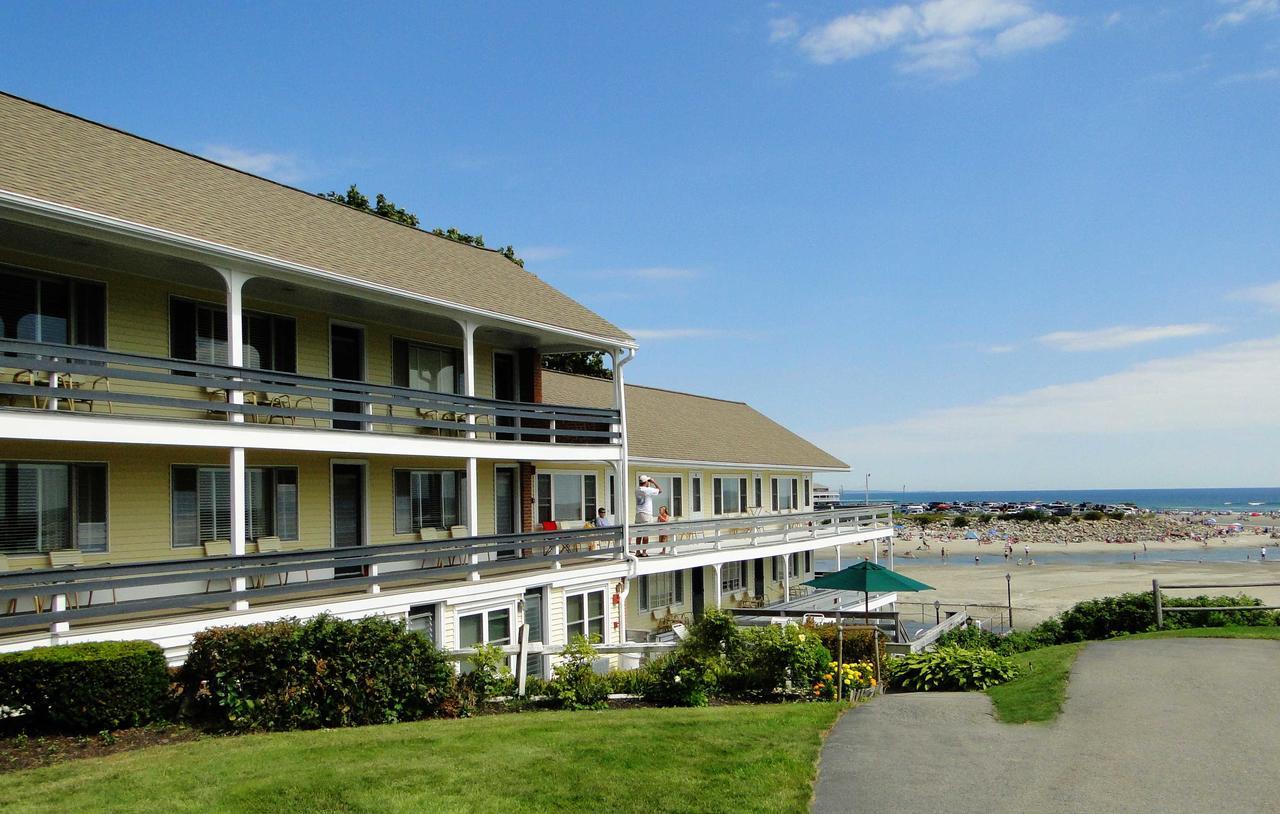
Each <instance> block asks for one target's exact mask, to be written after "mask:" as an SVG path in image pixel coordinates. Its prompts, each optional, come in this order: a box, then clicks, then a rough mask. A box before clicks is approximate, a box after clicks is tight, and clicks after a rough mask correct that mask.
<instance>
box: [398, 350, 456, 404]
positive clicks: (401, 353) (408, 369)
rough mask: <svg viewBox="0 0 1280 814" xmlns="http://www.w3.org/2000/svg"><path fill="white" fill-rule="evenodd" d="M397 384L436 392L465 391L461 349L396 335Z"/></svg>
mask: <svg viewBox="0 0 1280 814" xmlns="http://www.w3.org/2000/svg"><path fill="white" fill-rule="evenodd" d="M391 357H392V358H391V366H392V375H393V376H394V381H393V383H394V384H397V385H399V386H400V387H412V388H413V389H414V390H430V391H431V392H433V393H461V392H462V364H461V360H460V359H459V358H458V357H459V354H458V351H457V350H455V349H454V348H445V347H440V346H438V345H427V344H424V343H421V342H410V341H408V340H405V339H396V340H394V341H393V342H392V343H391Z"/></svg>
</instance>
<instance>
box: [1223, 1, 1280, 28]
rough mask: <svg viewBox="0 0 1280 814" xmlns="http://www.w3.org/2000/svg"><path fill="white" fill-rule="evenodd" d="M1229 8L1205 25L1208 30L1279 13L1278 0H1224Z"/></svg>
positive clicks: (1279, 4)
mask: <svg viewBox="0 0 1280 814" xmlns="http://www.w3.org/2000/svg"><path fill="white" fill-rule="evenodd" d="M1224 4H1225V5H1227V6H1229V8H1228V9H1227V10H1226V11H1224V12H1223V13H1222V14H1221V15H1219V16H1218V17H1217V18H1216V19H1214V20H1213V22H1211V23H1209V25H1208V26H1207V27H1208V28H1209V29H1210V30H1215V29H1219V28H1223V27H1225V26H1235V25H1241V24H1242V23H1247V22H1249V21H1250V20H1253V19H1266V18H1268V17H1275V16H1277V15H1280V0H1224Z"/></svg>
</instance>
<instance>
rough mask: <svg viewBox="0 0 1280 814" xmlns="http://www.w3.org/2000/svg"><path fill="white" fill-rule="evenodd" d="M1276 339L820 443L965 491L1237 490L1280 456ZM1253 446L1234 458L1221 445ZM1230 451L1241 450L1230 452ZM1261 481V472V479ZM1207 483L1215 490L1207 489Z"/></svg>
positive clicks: (872, 466) (851, 457)
mask: <svg viewBox="0 0 1280 814" xmlns="http://www.w3.org/2000/svg"><path fill="white" fill-rule="evenodd" d="M1277 403H1280V336H1277V337H1271V338H1268V339H1260V340H1251V341H1247V342H1237V343H1232V344H1227V345H1222V346H1219V347H1216V348H1212V349H1210V350H1206V351H1201V352H1198V353H1194V354H1189V355H1184V356H1178V357H1170V358H1165V359H1159V360H1155V361H1151V362H1145V363H1142V364H1139V365H1135V366H1133V367H1131V368H1129V369H1127V370H1123V371H1121V372H1118V373H1114V374H1110V375H1106V376H1101V377H1098V378H1095V379H1091V380H1087V381H1080V382H1072V383H1067V384H1059V385H1053V386H1050V387H1042V388H1037V389H1034V390H1028V391H1025V392H1021V393H1014V394H1011V395H1007V396H1001V397H998V398H994V399H990V400H987V401H983V402H980V403H976V404H971V405H965V406H958V407H950V408H943V409H936V410H927V411H924V412H920V413H917V414H916V415H914V416H911V417H909V418H905V419H902V420H899V421H893V422H889V423H885V424H877V425H869V426H862V427H855V428H850V429H847V430H843V431H839V432H836V433H832V434H829V435H827V436H826V437H825V438H821V439H819V440H820V443H821V444H822V445H823V446H825V447H826V448H828V449H830V450H831V451H832V452H833V453H835V454H837V455H840V456H841V457H842V458H843V459H844V460H847V461H856V462H858V463H859V466H860V467H862V466H865V468H866V471H877V467H878V468H879V469H878V471H882V472H894V473H895V475H898V474H900V475H901V477H904V478H909V479H915V480H917V481H918V480H920V479H924V478H932V479H933V480H934V482H935V484H936V483H937V482H938V481H940V480H951V481H952V482H963V483H964V484H965V486H966V488H979V487H978V486H977V483H978V482H980V481H986V483H984V484H983V485H984V486H986V487H987V488H1014V487H1018V488H1022V487H1025V488H1041V487H1042V486H1059V487H1061V486H1066V485H1068V482H1075V483H1077V484H1080V485H1083V486H1102V485H1106V484H1107V483H1112V484H1115V483H1118V482H1127V483H1130V484H1136V485H1150V484H1152V483H1153V482H1157V481H1163V482H1165V483H1166V484H1167V485H1184V486H1185V485H1195V484H1197V483H1199V484H1203V485H1212V483H1213V482H1214V481H1216V483H1217V485H1235V484H1241V483H1248V482H1252V480H1251V479H1256V478H1259V477H1262V478H1263V479H1265V478H1266V477H1272V479H1274V477H1273V476H1274V469H1273V468H1272V470H1271V475H1270V476H1268V475H1266V474H1265V473H1266V470H1267V468H1268V467H1273V463H1272V462H1273V461H1274V460H1275V456H1276V455H1277V454H1280V410H1276V409H1275V405H1276V404H1277ZM1236 436H1239V437H1242V438H1243V437H1248V438H1249V441H1250V446H1249V447H1248V448H1247V449H1248V452H1247V453H1243V454H1237V452H1236V451H1233V450H1228V449H1227V448H1225V447H1223V446H1222V443H1223V439H1224V438H1229V437H1236ZM1232 446H1233V448H1234V450H1239V449H1241V448H1242V447H1241V446H1240V445H1239V444H1234V445H1232ZM1259 473H1262V474H1259ZM1206 480H1209V482H1208V483H1206Z"/></svg>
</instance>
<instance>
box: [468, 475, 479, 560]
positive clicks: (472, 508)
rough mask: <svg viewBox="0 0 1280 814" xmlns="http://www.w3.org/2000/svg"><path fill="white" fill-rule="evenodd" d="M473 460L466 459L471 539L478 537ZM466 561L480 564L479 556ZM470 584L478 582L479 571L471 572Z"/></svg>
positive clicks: (476, 479) (477, 485)
mask: <svg viewBox="0 0 1280 814" xmlns="http://www.w3.org/2000/svg"><path fill="white" fill-rule="evenodd" d="M478 472H479V467H478V466H476V459H475V458H468V459H467V532H468V533H469V534H470V535H471V536H472V537H479V536H480V505H479V504H480V497H479V495H480V486H479V483H478V480H479V478H478V476H477V473H478ZM467 561H468V562H470V563H471V565H473V566H475V565H477V564H478V563H479V562H480V555H479V554H471V555H470V556H469V557H468V558H467ZM468 576H469V578H470V579H471V581H472V582H479V581H480V571H479V570H478V569H477V570H472V571H471V573H470V574H469V575H468Z"/></svg>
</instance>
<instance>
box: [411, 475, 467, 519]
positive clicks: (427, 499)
mask: <svg viewBox="0 0 1280 814" xmlns="http://www.w3.org/2000/svg"><path fill="white" fill-rule="evenodd" d="M394 477H395V529H396V534H417V533H418V529H447V528H450V527H451V526H460V525H463V524H464V523H466V522H467V489H466V483H467V481H466V472H463V471H461V470H452V469H444V470H431V469H427V470H412V471H410V470H407V469H397V470H396V471H395V475H394Z"/></svg>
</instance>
